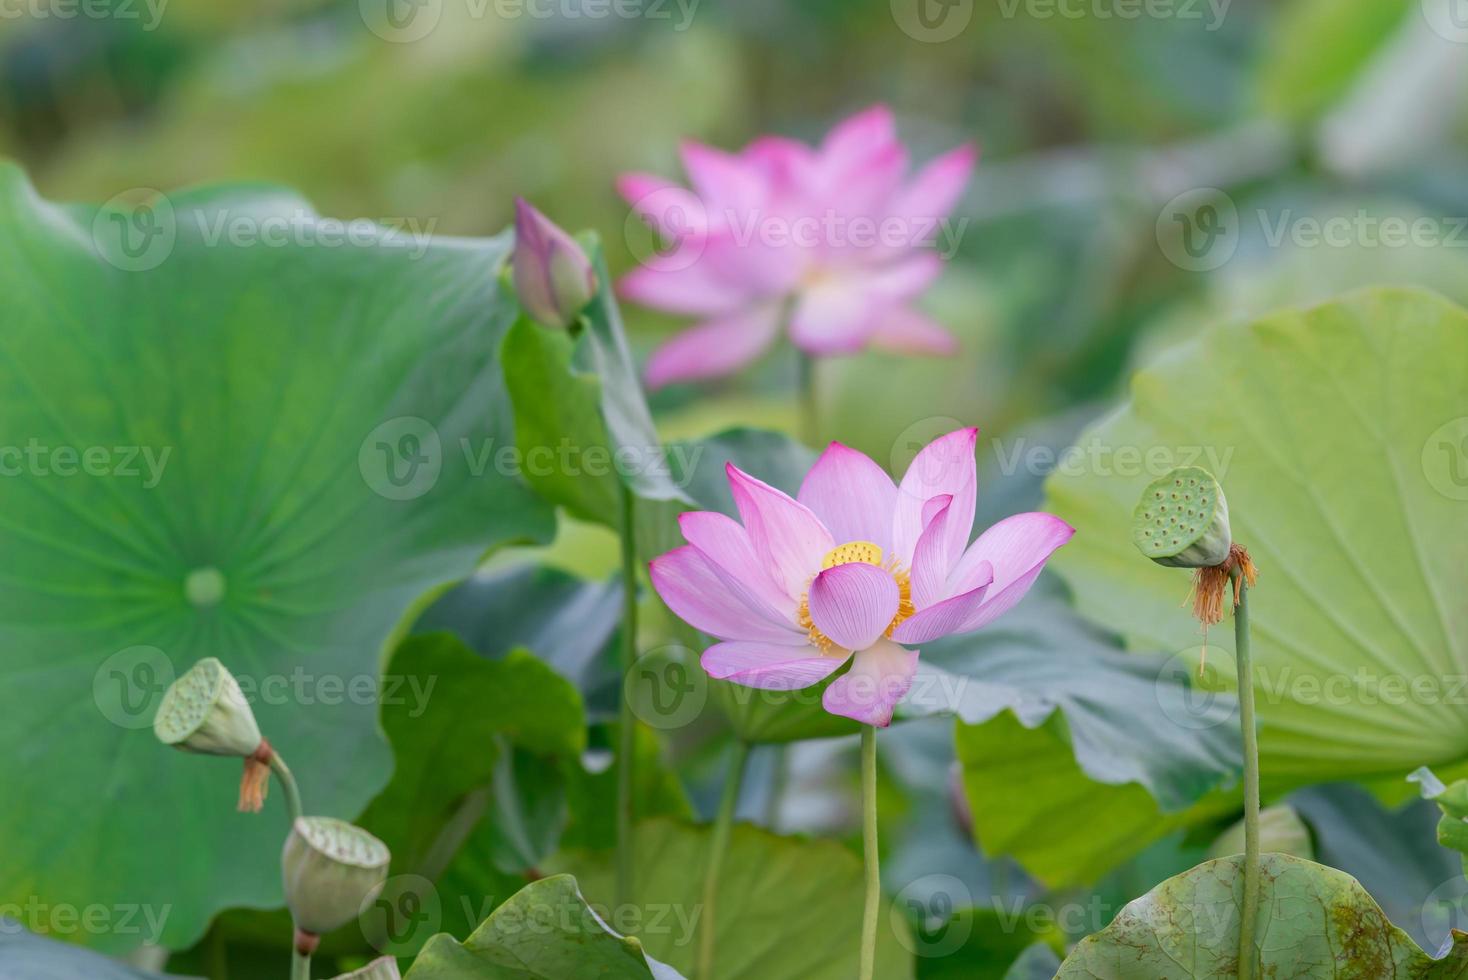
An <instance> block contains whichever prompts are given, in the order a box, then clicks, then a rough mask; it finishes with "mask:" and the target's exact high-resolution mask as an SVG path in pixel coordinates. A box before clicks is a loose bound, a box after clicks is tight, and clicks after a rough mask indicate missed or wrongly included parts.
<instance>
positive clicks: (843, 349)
mask: <svg viewBox="0 0 1468 980" xmlns="http://www.w3.org/2000/svg"><path fill="white" fill-rule="evenodd" d="M871 315H872V311H871V309H870V307H869V306H868V303H867V298H866V296H865V294H863V293H862V291H861V289H860V288H857V287H854V286H853V285H852V284H851V282H849V281H842V280H834V279H833V280H830V281H827V282H822V283H818V284H817V285H815V286H812V287H811V288H810V289H807V290H806V291H805V292H803V293H801V294H800V299H799V300H798V301H797V302H796V305H795V315H794V316H793V317H792V318H791V320H790V339H791V340H792V341H794V342H795V346H797V347H799V348H800V349H801V350H803V351H805V352H806V353H807V354H815V355H817V356H826V355H830V354H850V353H853V352H855V351H859V350H861V349H862V347H863V346H865V345H866V340H867V335H868V333H869V329H868V325H869V324H870V323H871Z"/></svg>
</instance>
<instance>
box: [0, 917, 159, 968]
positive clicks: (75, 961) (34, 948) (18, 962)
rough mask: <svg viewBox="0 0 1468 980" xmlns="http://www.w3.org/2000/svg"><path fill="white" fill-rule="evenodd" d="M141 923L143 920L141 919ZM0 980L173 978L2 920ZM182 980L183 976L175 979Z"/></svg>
mask: <svg viewBox="0 0 1468 980" xmlns="http://www.w3.org/2000/svg"><path fill="white" fill-rule="evenodd" d="M140 925H141V922H140ZM0 980H169V978H167V977H165V976H164V975H163V974H161V973H150V972H148V971H146V970H136V969H133V968H132V967H130V966H125V965H123V964H122V963H119V962H117V961H116V960H111V959H108V958H107V957H105V956H102V955H100V954H98V953H93V952H91V951H90V950H86V949H82V948H80V947H78V946H73V945H71V944H70V943H63V942H58V941H56V940H54V939H47V938H45V937H43V936H36V935H32V934H31V933H30V932H27V931H26V928H25V926H24V925H23V924H21V923H19V922H16V921H14V920H13V919H0ZM175 980H181V978H175Z"/></svg>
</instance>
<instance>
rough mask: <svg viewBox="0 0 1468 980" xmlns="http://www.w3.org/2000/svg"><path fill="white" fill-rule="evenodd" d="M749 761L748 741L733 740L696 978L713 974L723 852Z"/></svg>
mask: <svg viewBox="0 0 1468 980" xmlns="http://www.w3.org/2000/svg"><path fill="white" fill-rule="evenodd" d="M748 762H749V743H748V742H744V741H740V742H736V743H735V744H734V758H733V759H731V760H730V762H729V772H728V773H727V774H726V775H725V776H724V794H723V796H721V797H720V798H719V814H718V816H717V817H716V818H715V819H714V833H713V838H712V839H711V840H710V842H709V859H708V867H707V869H706V870H705V871H704V875H703V913H702V915H703V929H702V931H701V932H700V933H699V936H698V968H697V969H696V970H695V971H694V973H693V975H694V977H695V978H696V980H713V978H714V933H715V931H716V930H717V919H716V918H715V914H716V908H717V905H718V898H719V872H721V871H722V870H723V868H724V854H725V852H726V851H728V849H729V832H730V830H732V829H733V826H734V808H735V807H736V806H738V805H739V790H740V788H741V787H742V786H743V785H744V770H745V766H746V763H748Z"/></svg>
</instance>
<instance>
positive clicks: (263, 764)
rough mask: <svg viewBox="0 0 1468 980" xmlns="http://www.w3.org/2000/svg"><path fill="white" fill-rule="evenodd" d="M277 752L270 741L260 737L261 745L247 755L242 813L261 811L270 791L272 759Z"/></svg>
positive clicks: (242, 778)
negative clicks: (271, 746)
mask: <svg viewBox="0 0 1468 980" xmlns="http://www.w3.org/2000/svg"><path fill="white" fill-rule="evenodd" d="M274 755H275V752H274V750H273V749H271V748H270V742H269V741H267V740H266V739H263V738H262V739H260V746H259V747H258V748H257V749H255V751H254V752H252V753H251V754H250V755H248V756H246V757H245V774H244V775H243V776H241V777H240V804H239V810H240V812H241V813H259V812H260V811H261V809H263V808H264V806H265V797H266V795H267V794H268V793H269V792H270V760H271V759H272V758H273V757H274Z"/></svg>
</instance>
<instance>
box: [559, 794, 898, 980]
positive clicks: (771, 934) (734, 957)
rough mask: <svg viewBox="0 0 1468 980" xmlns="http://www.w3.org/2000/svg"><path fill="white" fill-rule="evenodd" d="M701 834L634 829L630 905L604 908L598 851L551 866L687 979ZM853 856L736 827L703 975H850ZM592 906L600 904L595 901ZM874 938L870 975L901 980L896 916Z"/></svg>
mask: <svg viewBox="0 0 1468 980" xmlns="http://www.w3.org/2000/svg"><path fill="white" fill-rule="evenodd" d="M710 835H711V829H710V828H709V827H695V826H692V825H689V824H686V823H682V822H680V821H677V820H669V819H665V818H658V819H653V820H644V821H642V822H640V823H639V824H638V826H637V832H636V837H635V846H636V853H637V866H636V868H634V869H633V877H632V901H631V902H630V903H629V904H628V905H626V906H623V907H620V908H618V907H615V906H613V905H612V904H611V902H612V891H613V865H612V855H611V853H610V852H607V851H598V852H567V853H565V854H562V855H561V856H560V857H559V858H558V859H557V860H556V861H555V862H552V865H551V867H552V870H559V871H568V872H571V873H574V874H575V875H576V880H577V881H579V882H580V883H581V888H582V891H583V893H584V894H585V895H586V897H587V898H588V899H589V900H590V901H591V902H592V903H593V904H594V905H596V906H597V907H598V908H602V907H605V908H608V909H609V910H610V918H609V921H610V922H611V924H612V925H613V926H614V927H617V928H620V929H622V930H623V931H625V932H627V933H629V934H631V935H635V936H637V937H638V938H639V939H640V940H641V941H642V945H643V947H644V948H646V950H647V951H648V952H649V953H651V954H652V955H654V956H656V957H658V959H660V960H662V961H664V962H666V963H668V964H670V965H671V966H673V967H675V968H676V969H678V970H681V971H682V972H684V973H691V972H692V971H693V968H694V960H695V956H696V954H697V950H698V930H699V929H701V928H704V927H705V926H706V925H707V923H706V922H705V920H704V918H703V914H704V910H703V874H702V869H703V868H704V867H705V864H706V861H707V858H708V849H709V838H710ZM862 881H863V878H862V866H861V859H860V858H858V857H857V856H856V855H855V854H853V853H852V852H851V851H849V850H847V849H846V848H845V847H843V846H841V845H840V844H837V843H835V842H834V841H821V840H800V839H796V838H791V837H779V836H777V835H775V834H771V833H769V832H768V831H765V830H761V829H759V828H757V827H753V826H750V825H748V824H736V825H735V826H734V828H733V831H732V833H731V835H730V839H729V847H728V851H727V853H726V855H725V858H724V867H723V872H722V875H721V877H720V880H719V892H718V896H717V901H716V908H717V925H716V927H715V928H716V937H715V976H714V980H768V978H770V977H773V976H781V977H785V976H789V977H800V978H802V980H850V978H851V977H852V976H854V975H855V974H856V972H857V956H858V947H859V946H860V937H861V915H862V900H863V899H862V895H863V892H862V888H863V885H862ZM602 903H604V904H602ZM887 925H890V928H888V927H887V926H884V927H883V928H882V929H880V930H879V931H878V945H877V976H879V977H882V978H883V980H907V978H911V977H912V975H913V973H912V956H911V954H910V952H909V950H910V949H912V947H913V943H912V938H911V936H910V934H909V933H908V932H907V931H906V927H905V922H904V920H903V918H902V915H901V913H900V912H899V913H898V914H896V915H892V916H891V917H890V918H889V919H888V921H887Z"/></svg>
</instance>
